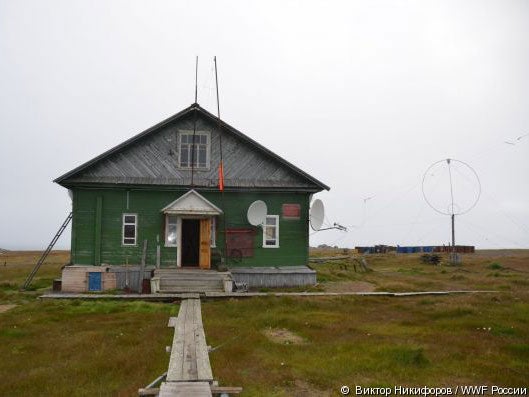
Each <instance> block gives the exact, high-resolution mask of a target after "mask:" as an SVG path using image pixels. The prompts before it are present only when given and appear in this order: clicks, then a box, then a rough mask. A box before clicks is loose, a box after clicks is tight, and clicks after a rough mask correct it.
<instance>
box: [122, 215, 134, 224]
mask: <svg viewBox="0 0 529 397" xmlns="http://www.w3.org/2000/svg"><path fill="white" fill-rule="evenodd" d="M125 223H136V217H135V216H134V215H125Z"/></svg>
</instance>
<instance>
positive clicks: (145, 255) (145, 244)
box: [138, 240, 147, 294]
mask: <svg viewBox="0 0 529 397" xmlns="http://www.w3.org/2000/svg"><path fill="white" fill-rule="evenodd" d="M146 257H147V240H143V253H142V254H141V265H140V283H139V284H140V285H139V287H138V290H139V291H138V292H139V293H140V294H141V293H142V292H143V273H145V260H146Z"/></svg>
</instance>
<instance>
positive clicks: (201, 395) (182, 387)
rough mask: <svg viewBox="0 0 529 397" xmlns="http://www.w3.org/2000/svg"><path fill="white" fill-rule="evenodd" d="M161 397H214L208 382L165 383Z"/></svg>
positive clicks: (161, 390)
mask: <svg viewBox="0 0 529 397" xmlns="http://www.w3.org/2000/svg"><path fill="white" fill-rule="evenodd" d="M160 397H212V394H211V388H210V386H209V383H208V382H165V383H162V385H161V387H160Z"/></svg>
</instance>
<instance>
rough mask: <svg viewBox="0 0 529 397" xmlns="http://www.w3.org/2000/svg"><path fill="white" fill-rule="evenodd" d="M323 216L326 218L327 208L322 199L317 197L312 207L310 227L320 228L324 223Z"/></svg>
mask: <svg viewBox="0 0 529 397" xmlns="http://www.w3.org/2000/svg"><path fill="white" fill-rule="evenodd" d="M323 218H325V208H324V207H323V202H322V201H321V200H320V199H316V200H314V202H313V203H312V206H311V207H310V213H309V221H310V227H312V229H314V230H316V231H318V230H320V229H321V225H323Z"/></svg>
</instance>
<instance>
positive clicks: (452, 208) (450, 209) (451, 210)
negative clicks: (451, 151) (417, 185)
mask: <svg viewBox="0 0 529 397" xmlns="http://www.w3.org/2000/svg"><path fill="white" fill-rule="evenodd" d="M441 163H446V166H447V167H450V165H451V164H453V163H456V164H457V163H459V164H462V165H463V166H465V167H466V168H467V169H469V170H470V171H471V173H472V174H473V175H474V177H475V178H476V182H477V187H478V191H477V194H476V198H475V199H474V200H473V201H472V202H471V204H470V205H469V206H468V207H467V208H462V207H460V206H459V205H458V204H456V203H455V202H454V203H449V204H448V206H445V208H446V210H445V209H443V208H442V207H441V208H438V207H436V206H435V205H434V204H432V202H431V200H429V199H428V196H427V194H426V192H425V189H424V186H425V182H426V180H427V176H428V175H430V172H431V170H432V169H433V168H435V167H436V166H438V165H439V164H441ZM449 170H450V169H449ZM422 195H423V197H424V201H426V203H427V204H428V205H429V206H430V208H432V209H433V210H434V211H435V212H438V213H440V214H442V215H462V214H466V213H467V212H469V211H470V210H471V209H472V208H474V207H475V206H476V204H477V203H478V201H479V198H480V197H481V181H480V180H479V176H478V174H477V172H476V171H475V170H474V168H472V167H471V166H470V165H469V164H467V163H465V162H464V161H461V160H455V159H443V160H439V161H436V162H435V163H433V164H432V165H430V166H429V167H428V169H427V170H426V172H425V173H424V176H423V177H422ZM456 210H457V212H456Z"/></svg>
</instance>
